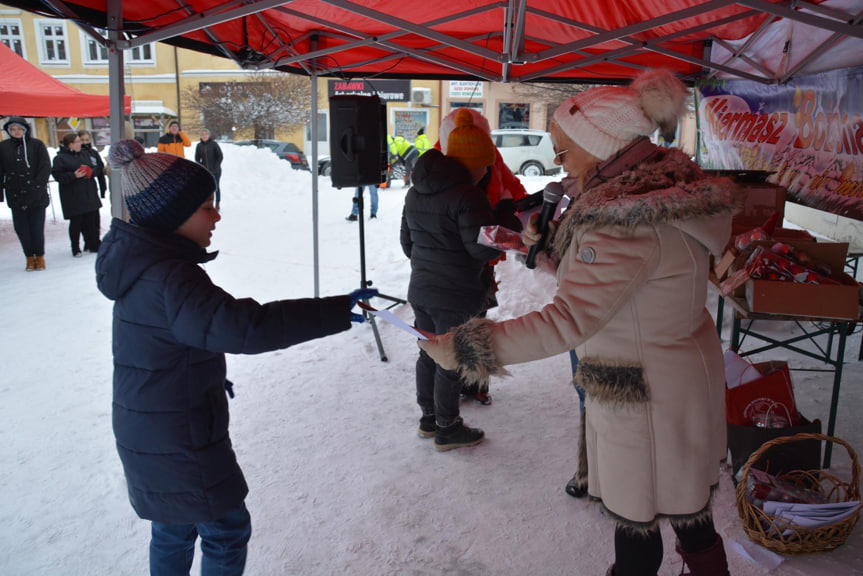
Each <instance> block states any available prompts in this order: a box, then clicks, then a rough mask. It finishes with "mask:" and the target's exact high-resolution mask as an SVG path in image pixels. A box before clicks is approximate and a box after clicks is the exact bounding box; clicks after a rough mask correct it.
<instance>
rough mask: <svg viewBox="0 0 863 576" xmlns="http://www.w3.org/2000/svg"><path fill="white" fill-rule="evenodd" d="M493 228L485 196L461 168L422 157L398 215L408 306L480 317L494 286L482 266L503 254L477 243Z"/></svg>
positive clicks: (433, 154)
mask: <svg viewBox="0 0 863 576" xmlns="http://www.w3.org/2000/svg"><path fill="white" fill-rule="evenodd" d="M495 223H496V222H495V216H494V214H493V212H492V209H491V205H490V204H489V202H488V198H487V197H486V194H485V192H484V191H483V190H482V189H480V188H478V187H476V186H474V185H473V184H472V181H471V176H470V173H469V172H468V171H467V169H466V168H464V166H462V165H461V164H459V162H458V161H456V160H454V159H452V158H448V157H446V156H444V155H443V154H441V153H440V151H438V150H429V151H428V152H426V153H425V154H423V155H422V156H421V157H420V159H419V161H418V162H417V165H416V167H415V168H414V172H413V186H412V187H411V189H410V190H408V193H407V196H406V197H405V206H404V211H403V213H402V225H401V245H402V250H404V253H405V255H407V257H408V258H410V260H411V280H410V286H409V287H408V301H409V302H410V303H411V304H418V305H420V306H426V307H428V308H435V309H440V310H453V311H460V312H468V313H471V314H473V313H477V312H480V311H482V310H483V309H484V306H485V302H486V296H487V294H488V291H489V287H490V282H491V280H492V279H491V277H490V275H489V271H488V267H487V266H486V262H488V261H489V260H494V259H495V258H497V257H499V256H500V255H501V253H500V252H499V251H498V250H495V249H494V248H489V247H487V246H483V245H482V244H479V243H478V242H477V237H478V235H479V229H480V227H481V226H488V225H494V224H495Z"/></svg>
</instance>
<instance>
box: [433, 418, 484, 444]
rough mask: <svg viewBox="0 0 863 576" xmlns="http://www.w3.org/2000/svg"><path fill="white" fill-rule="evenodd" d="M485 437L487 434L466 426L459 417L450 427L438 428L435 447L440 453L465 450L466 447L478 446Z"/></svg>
mask: <svg viewBox="0 0 863 576" xmlns="http://www.w3.org/2000/svg"><path fill="white" fill-rule="evenodd" d="M484 437H485V432H483V431H482V430H480V429H479V428H471V427H470V426H465V425H464V421H463V420H462V419H461V417H460V416H459V417H458V418H456V419H455V422H453V423H452V424H450V425H449V426H438V427H437V432H435V437H434V447H435V448H436V449H437V450H438V451H439V452H445V451H447V450H454V449H455V448H464V447H465V446H476V445H477V444H479V443H480V442H482V439H483V438H484Z"/></svg>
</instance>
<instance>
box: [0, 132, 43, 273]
mask: <svg viewBox="0 0 863 576" xmlns="http://www.w3.org/2000/svg"><path fill="white" fill-rule="evenodd" d="M3 130H5V131H6V133H7V134H8V135H9V139H8V140H4V141H2V142H0V202H3V201H4V200H5V201H6V203H7V204H8V205H9V209H10V210H11V211H12V224H13V226H14V227H15V234H17V235H18V240H19V241H20V242H21V248H22V249H23V250H24V256H25V257H26V258H27V266H26V268H25V270H27V271H28V272H30V271H32V270H44V269H45V208H47V207H48V204H49V203H50V198H49V196H48V179H49V178H50V177H51V158H50V156H48V149H47V148H46V147H45V144H43V143H42V141H41V140H39V139H37V138H33V137H32V136H31V132H30V125H29V124H28V123H27V121H26V120H24V119H23V118H21V117H20V116H13V117H11V118H9V120H8V121H7V122H6V124H4V125H3Z"/></svg>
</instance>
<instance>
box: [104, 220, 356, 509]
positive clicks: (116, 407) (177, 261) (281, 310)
mask: <svg viewBox="0 0 863 576" xmlns="http://www.w3.org/2000/svg"><path fill="white" fill-rule="evenodd" d="M216 254H217V253H211V254H208V253H207V252H206V251H205V250H204V249H202V248H200V247H199V246H197V245H196V244H194V243H193V242H191V241H189V240H187V239H186V238H184V237H182V236H179V235H176V234H172V233H161V232H158V231H153V230H149V229H145V228H140V227H137V226H134V225H131V224H127V223H125V222H123V221H122V220H117V219H115V220H113V222H112V224H111V230H110V231H109V232H108V234H107V235H106V236H105V238H104V239H103V241H102V245H101V247H100V249H99V256H98V258H97V261H96V279H97V284H98V287H99V290H101V292H102V293H103V294H104V295H105V296H107V297H108V298H109V299H111V300H113V301H114V321H113V323H114V326H113V351H114V401H113V423H114V436H115V438H116V441H117V450H118V452H119V453H120V459H121V461H122V463H123V469H124V471H125V474H126V481H127V484H128V489H129V499H130V500H131V503H132V506H133V507H134V509H135V511H136V512H137V513H138V515H139V516H140V517H141V518H145V519H148V520H155V521H157V522H163V523H167V524H190V523H196V522H207V521H212V520H215V519H218V518H220V517H222V516H224V515H225V513H227V512H229V511H230V510H233V509H235V508H237V507H238V506H239V505H240V504H241V503H242V502H243V500H244V498H245V496H246V494H247V493H248V487H247V486H246V481H245V478H244V477H243V473H242V471H241V470H240V467H239V465H238V464H237V459H236V457H235V455H234V451H233V449H232V448H231V438H230V436H229V435H228V402H227V398H226V395H225V382H226V380H225V353H234V354H256V353H259V352H266V351H269V350H276V349H279V348H285V347H288V346H291V345H292V344H297V343H299V342H304V341H306V340H311V339H314V338H318V337H321V336H326V335H329V334H334V333H336V332H341V331H343V330H347V329H348V328H349V327H350V305H351V304H350V298H349V297H348V296H337V297H331V298H315V299H303V300H291V301H275V302H270V303H268V304H263V305H262V304H259V303H257V302H255V301H254V300H252V299H235V298H233V297H232V296H231V295H230V294H228V293H227V292H225V291H224V290H222V289H221V288H219V287H218V286H216V285H214V284H213V283H212V282H211V281H210V278H209V276H207V274H206V273H205V272H204V270H203V269H202V268H201V267H200V266H199V264H201V263H204V262H208V261H210V260H212V259H213V258H215V257H216Z"/></svg>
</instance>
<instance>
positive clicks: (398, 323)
mask: <svg viewBox="0 0 863 576" xmlns="http://www.w3.org/2000/svg"><path fill="white" fill-rule="evenodd" d="M357 306H359V307H360V308H362V309H363V310H365V311H366V312H369V313H371V314H374V315H375V316H377V317H378V318H380V319H381V320H386V321H387V322H389V323H390V324H392V325H393V326H395V327H396V328H399V329H401V330H404V331H405V332H407V333H408V334H411V335H412V336H414V337H416V338H419V339H420V340H428V339H429V338H431V337H432V336H433V334H429V333H428V332H424V331H423V330H418V329H417V328H414V327H413V326H411V325H410V324H408V323H406V322H405V321H404V320H402V319H401V318H399V317H398V316H396V315H395V314H393V313H392V312H390V311H389V310H377V309H375V308H373V307H371V306H369V305H368V304H366V303H365V302H357Z"/></svg>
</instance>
